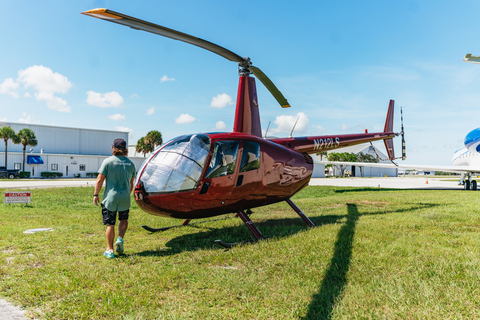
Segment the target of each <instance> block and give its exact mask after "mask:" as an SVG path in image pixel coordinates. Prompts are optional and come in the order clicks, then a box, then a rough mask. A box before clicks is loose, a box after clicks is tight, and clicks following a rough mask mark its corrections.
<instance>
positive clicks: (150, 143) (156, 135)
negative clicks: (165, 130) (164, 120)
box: [144, 130, 163, 152]
mask: <svg viewBox="0 0 480 320" xmlns="http://www.w3.org/2000/svg"><path fill="white" fill-rule="evenodd" d="M162 143H163V140H162V134H161V133H160V131H157V130H152V131H150V132H148V133H147V135H146V136H145V138H144V144H145V146H147V147H148V148H147V149H148V150H149V152H152V151H153V150H155V148H156V147H158V146H160V145H162ZM150 149H151V150H150Z"/></svg>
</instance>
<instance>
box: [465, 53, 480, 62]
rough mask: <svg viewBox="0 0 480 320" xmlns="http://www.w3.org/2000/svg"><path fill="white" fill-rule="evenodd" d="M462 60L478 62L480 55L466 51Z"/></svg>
mask: <svg viewBox="0 0 480 320" xmlns="http://www.w3.org/2000/svg"><path fill="white" fill-rule="evenodd" d="M463 61H465V62H469V63H476V64H480V56H472V54H471V53H468V54H467V55H466V56H465V57H464V58H463Z"/></svg>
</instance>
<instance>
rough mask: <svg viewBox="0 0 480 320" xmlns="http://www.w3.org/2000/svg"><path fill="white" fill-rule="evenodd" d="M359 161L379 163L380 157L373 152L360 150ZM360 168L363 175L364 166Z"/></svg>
mask: <svg viewBox="0 0 480 320" xmlns="http://www.w3.org/2000/svg"><path fill="white" fill-rule="evenodd" d="M357 162H367V163H378V159H377V158H376V157H374V156H372V155H371V154H368V153H363V152H359V153H357ZM359 168H360V176H362V177H363V167H362V166H359Z"/></svg>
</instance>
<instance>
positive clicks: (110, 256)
mask: <svg viewBox="0 0 480 320" xmlns="http://www.w3.org/2000/svg"><path fill="white" fill-rule="evenodd" d="M103 255H104V256H105V257H107V258H109V259H110V258H115V254H114V253H113V250H108V249H107V250H106V251H105V252H104V253H103Z"/></svg>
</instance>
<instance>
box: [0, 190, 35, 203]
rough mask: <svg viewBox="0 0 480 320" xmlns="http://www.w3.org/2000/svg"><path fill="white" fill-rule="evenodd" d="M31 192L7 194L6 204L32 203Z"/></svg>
mask: <svg viewBox="0 0 480 320" xmlns="http://www.w3.org/2000/svg"><path fill="white" fill-rule="evenodd" d="M31 199H32V198H31V194H30V192H12V191H11V192H5V203H30V202H31Z"/></svg>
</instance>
